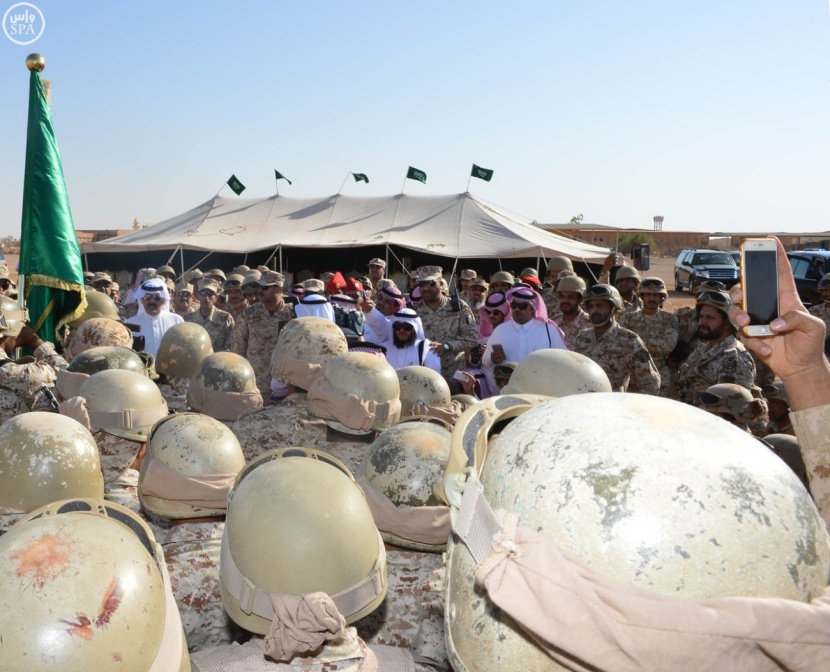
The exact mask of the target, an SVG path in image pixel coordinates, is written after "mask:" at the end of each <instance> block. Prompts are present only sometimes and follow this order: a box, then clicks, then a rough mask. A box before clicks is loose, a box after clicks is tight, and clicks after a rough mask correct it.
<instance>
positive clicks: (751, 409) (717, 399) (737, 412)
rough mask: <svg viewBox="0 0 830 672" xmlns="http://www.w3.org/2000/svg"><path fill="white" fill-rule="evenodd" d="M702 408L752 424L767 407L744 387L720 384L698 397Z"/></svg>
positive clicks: (733, 384) (710, 387)
mask: <svg viewBox="0 0 830 672" xmlns="http://www.w3.org/2000/svg"><path fill="white" fill-rule="evenodd" d="M697 398H698V401H700V407H701V408H703V409H704V410H706V411H709V412H710V413H726V414H728V415H731V416H732V417H733V418H734V419H735V420H738V421H740V422H751V421H752V420H755V419H756V418H757V417H758V416H759V415H761V414H762V413H763V412H764V410H765V408H766V405H765V404H764V402H763V401H761V400H760V399H756V398H755V397H753V396H752V393H751V392H750V391H749V390H748V389H746V388H745V387H744V386H743V385H736V384H735V383H718V384H717V385H711V386H709V387H708V388H706V391H704V392H700V393H698V395H697Z"/></svg>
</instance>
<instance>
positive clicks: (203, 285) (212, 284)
mask: <svg viewBox="0 0 830 672" xmlns="http://www.w3.org/2000/svg"><path fill="white" fill-rule="evenodd" d="M221 290H222V287H221V286H220V285H219V283H218V282H217V281H216V280H214V279H213V278H205V279H204V280H202V281H200V282H199V293H200V294H201V293H204V292H207V291H210V292H213V293H214V294H218V293H219V292H220V291H221Z"/></svg>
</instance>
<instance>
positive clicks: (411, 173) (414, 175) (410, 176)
mask: <svg viewBox="0 0 830 672" xmlns="http://www.w3.org/2000/svg"><path fill="white" fill-rule="evenodd" d="M406 179H407V180H417V181H418V182H421V183H422V184H426V183H427V174H426V173H425V172H424V171H423V170H418V169H417V168H413V167H412V166H409V170H407V171H406Z"/></svg>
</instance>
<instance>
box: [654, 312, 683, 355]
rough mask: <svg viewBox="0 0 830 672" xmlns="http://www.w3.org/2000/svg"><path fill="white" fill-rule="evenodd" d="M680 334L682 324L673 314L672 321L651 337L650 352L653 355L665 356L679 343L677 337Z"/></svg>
mask: <svg viewBox="0 0 830 672" xmlns="http://www.w3.org/2000/svg"><path fill="white" fill-rule="evenodd" d="M679 336H680V325H679V324H678V322H677V318H676V317H675V316H674V315H672V316H671V321H670V322H669V324H668V325H667V327H666V328H665V329H663V330H661V333H660V334H657V335H655V336H652V337H651V338H649V344H648V345H649V352H650V353H651V355H652V357H665V356H666V355H668V354H669V353H670V352H671V351H672V350H674V346H676V345H677V339H678V337H679Z"/></svg>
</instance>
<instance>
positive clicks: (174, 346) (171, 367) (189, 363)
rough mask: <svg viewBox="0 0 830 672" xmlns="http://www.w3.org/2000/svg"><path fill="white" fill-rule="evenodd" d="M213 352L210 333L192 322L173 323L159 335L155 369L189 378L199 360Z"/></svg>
mask: <svg viewBox="0 0 830 672" xmlns="http://www.w3.org/2000/svg"><path fill="white" fill-rule="evenodd" d="M212 352H213V345H211V342H210V334H208V332H207V330H206V329H205V328H204V327H203V326H202V325H201V324H196V323H194V322H180V323H179V324H174V325H173V326H172V327H170V328H169V329H168V330H167V331H165V332H164V336H162V337H161V343H160V344H159V349H158V352H157V353H156V370H157V371H158V372H159V373H163V374H164V375H166V376H179V377H181V378H190V377H191V376H192V375H193V374H194V373H196V371H197V370H198V368H199V364H200V363H201V361H202V360H203V359H204V358H205V357H207V356H208V355H209V354H211V353H212Z"/></svg>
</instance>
